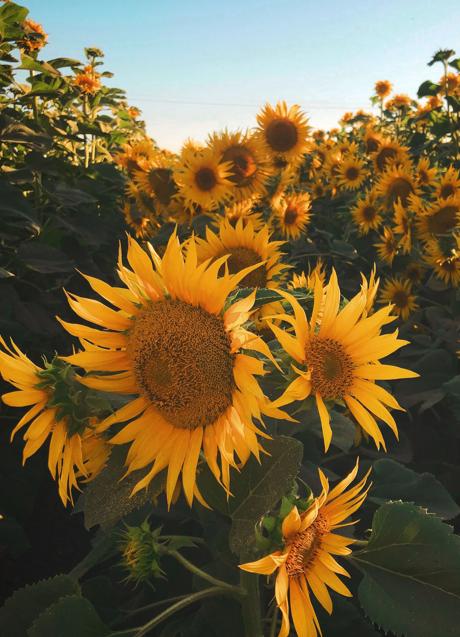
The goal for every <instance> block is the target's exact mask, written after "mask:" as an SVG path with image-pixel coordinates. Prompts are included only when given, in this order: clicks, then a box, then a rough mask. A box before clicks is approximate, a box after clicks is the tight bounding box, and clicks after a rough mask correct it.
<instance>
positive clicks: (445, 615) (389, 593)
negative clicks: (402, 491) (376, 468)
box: [352, 502, 460, 637]
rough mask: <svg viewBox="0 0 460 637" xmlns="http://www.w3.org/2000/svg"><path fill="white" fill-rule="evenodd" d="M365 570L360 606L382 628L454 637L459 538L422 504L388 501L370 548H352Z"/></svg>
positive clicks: (458, 620)
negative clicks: (420, 505) (354, 549)
mask: <svg viewBox="0 0 460 637" xmlns="http://www.w3.org/2000/svg"><path fill="white" fill-rule="evenodd" d="M352 561H353V563H354V564H355V565H356V566H358V568H359V569H360V570H361V571H362V572H363V573H364V579H363V580H362V582H361V584H360V586H359V590H358V595H359V600H360V602H361V604H362V607H363V609H364V611H365V613H366V615H368V617H369V618H370V619H371V621H372V622H374V623H375V624H377V625H378V626H379V627H381V628H382V629H383V630H385V631H386V632H387V631H391V632H392V633H394V634H395V635H396V636H398V637H399V636H402V635H404V636H405V637H440V635H442V636H443V637H455V636H456V635H457V634H458V626H459V625H460V537H459V536H457V535H453V533H452V527H450V526H448V525H447V524H444V523H443V522H442V521H441V520H440V519H439V518H437V517H435V516H434V515H431V514H428V513H427V512H426V511H424V510H423V509H420V508H419V507H417V506H415V505H413V504H408V503H403V502H391V503H388V504H384V505H383V506H382V507H380V509H378V511H377V512H376V514H375V516H374V520H373V523H372V535H371V537H370V539H369V543H368V545H367V547H366V548H365V549H363V550H361V551H357V552H355V553H353V557H352Z"/></svg>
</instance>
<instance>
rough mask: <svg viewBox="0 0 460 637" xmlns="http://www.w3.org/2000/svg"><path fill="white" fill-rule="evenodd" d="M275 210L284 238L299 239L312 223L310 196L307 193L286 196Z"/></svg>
mask: <svg viewBox="0 0 460 637" xmlns="http://www.w3.org/2000/svg"><path fill="white" fill-rule="evenodd" d="M274 210H275V218H276V221H277V223H278V226H279V227H280V229H281V232H282V234H283V236H284V237H286V238H288V239H298V238H299V237H300V235H301V234H302V233H303V232H304V231H305V229H306V227H307V226H308V224H309V222H310V216H311V199H310V195H309V194H308V193H307V192H302V193H298V194H295V195H284V196H283V197H282V198H281V200H280V201H279V203H278V204H277V205H276V206H275V207H274Z"/></svg>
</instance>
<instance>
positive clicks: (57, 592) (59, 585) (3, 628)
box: [0, 575, 79, 637]
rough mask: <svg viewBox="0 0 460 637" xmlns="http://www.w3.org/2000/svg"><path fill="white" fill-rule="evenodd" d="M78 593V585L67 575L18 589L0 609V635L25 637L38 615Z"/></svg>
mask: <svg viewBox="0 0 460 637" xmlns="http://www.w3.org/2000/svg"><path fill="white" fill-rule="evenodd" d="M78 593H79V587H78V583H77V582H76V581H75V580H73V579H71V578H70V577H69V576H68V575H57V576H56V577H52V578H51V579H47V580H43V581H41V582H37V583H36V584H31V585H30V586H25V587H24V588H20V589H19V590H17V591H15V592H14V593H13V595H12V596H11V597H10V598H9V599H7V600H6V602H5V604H4V606H2V608H0V635H5V637H6V636H8V637H25V635H26V631H27V629H28V628H29V627H30V626H31V625H32V623H33V621H34V619H35V618H36V617H38V615H40V613H42V612H43V611H44V610H46V609H47V608H48V607H49V606H51V604H53V603H54V602H56V601H57V600H58V599H59V598H61V597H63V596H64V595H75V594H77V595H78Z"/></svg>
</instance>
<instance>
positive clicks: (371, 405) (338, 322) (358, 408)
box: [271, 271, 417, 451]
mask: <svg viewBox="0 0 460 637" xmlns="http://www.w3.org/2000/svg"><path fill="white" fill-rule="evenodd" d="M278 292H279V294H281V295H282V296H283V297H284V298H285V299H286V300H287V301H288V302H289V303H290V304H291V305H292V308H293V310H294V317H295V318H294V319H292V321H290V322H292V326H293V327H294V334H293V335H291V334H289V333H288V332H287V331H283V330H281V329H280V328H279V327H277V326H276V325H271V329H272V330H273V332H274V334H275V336H276V338H277V339H278V340H279V342H280V344H281V346H282V347H283V348H284V349H285V351H286V352H287V353H288V354H289V355H290V356H291V357H292V358H293V359H294V360H295V361H296V364H295V365H293V366H292V369H293V371H294V372H295V374H296V378H295V380H294V381H293V382H292V383H291V384H290V385H289V386H288V388H287V389H286V390H285V392H284V393H283V394H282V396H280V398H278V399H277V400H276V401H275V405H276V406H277V407H283V406H284V405H287V404H289V403H292V402H294V401H298V400H300V401H302V400H305V399H306V398H307V397H309V396H312V397H313V396H314V397H315V400H316V406H317V409H318V413H319V416H320V419H321V425H322V429H323V438H324V447H325V450H326V451H327V450H328V448H329V445H330V443H331V439H332V429H331V425H330V415H329V411H328V409H327V406H326V404H325V401H327V402H329V401H330V402H331V403H334V402H335V401H344V402H345V404H346V405H347V407H348V409H349V410H350V412H351V413H352V414H353V416H354V417H355V418H356V420H357V421H358V423H359V424H360V426H361V427H362V428H363V429H364V430H365V431H366V432H367V434H368V435H369V436H371V437H372V438H373V439H374V441H375V443H376V445H377V447H378V448H379V447H380V445H382V446H383V447H384V448H385V441H384V439H383V436H382V433H381V431H380V429H379V426H378V425H377V421H376V420H375V418H374V415H375V416H377V417H378V418H380V419H381V420H382V421H383V422H385V423H386V424H387V425H388V426H389V427H390V428H391V429H392V430H393V432H394V434H395V435H396V436H397V435H398V430H397V427H396V423H395V421H394V418H393V417H392V415H391V414H390V412H389V411H388V409H387V408H386V407H385V405H387V406H389V407H392V408H394V409H400V406H399V405H398V403H397V401H396V400H395V399H394V398H393V396H392V395H391V394H389V393H388V392H387V391H386V390H384V389H383V388H382V387H380V386H379V385H376V383H375V381H376V380H390V379H396V378H413V377H415V376H417V374H415V372H412V371H410V370H408V369H402V368H400V367H395V366H393V365H386V364H382V363H381V362H380V359H381V358H384V357H385V356H388V355H390V354H392V353H393V352H395V351H396V350H398V349H399V348H400V347H402V346H403V345H406V344H407V341H404V340H399V339H398V331H397V330H396V331H395V332H393V333H391V334H384V335H382V334H381V333H380V332H381V328H382V327H383V326H384V325H387V324H388V323H391V322H392V321H393V320H395V317H394V316H391V307H386V308H383V309H381V310H379V311H378V312H375V313H374V314H372V315H371V316H368V317H367V318H363V312H364V311H365V310H366V309H367V306H368V303H367V302H368V286H367V285H363V286H362V288H361V290H360V292H358V294H357V295H356V296H354V297H353V298H352V299H351V300H350V301H349V302H348V303H347V304H345V306H344V307H343V309H341V310H339V306H340V288H339V285H338V282H337V275H336V273H335V271H333V272H332V275H331V277H330V279H329V283H328V284H327V286H324V285H323V283H322V282H321V281H320V279H319V278H318V277H317V278H316V285H315V291H314V305H313V311H312V314H311V318H310V322H308V319H307V317H306V314H305V311H304V310H303V308H302V307H301V305H300V304H299V303H298V301H297V300H296V299H295V298H294V297H293V296H292V295H290V294H289V293H288V292H284V291H282V290H279V291H278ZM320 314H321V318H320V320H318V318H319V315H320ZM298 365H300V366H301V368H299V367H298Z"/></svg>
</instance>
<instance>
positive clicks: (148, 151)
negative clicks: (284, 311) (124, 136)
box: [114, 139, 156, 175]
mask: <svg viewBox="0 0 460 637" xmlns="http://www.w3.org/2000/svg"><path fill="white" fill-rule="evenodd" d="M122 149H123V150H122V151H121V152H119V153H116V154H115V155H114V160H115V162H116V163H117V164H118V165H119V166H121V167H122V168H124V169H125V170H126V171H127V172H128V174H129V175H132V174H133V173H134V171H135V170H144V169H146V167H147V166H148V165H149V163H150V162H151V161H153V159H154V158H155V155H156V150H155V148H154V146H153V144H152V142H151V140H150V139H141V140H136V141H131V142H129V143H128V144H123V146H122Z"/></svg>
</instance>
